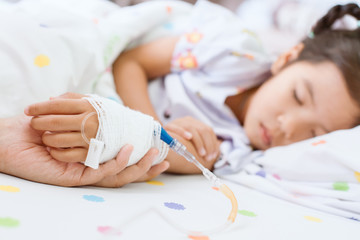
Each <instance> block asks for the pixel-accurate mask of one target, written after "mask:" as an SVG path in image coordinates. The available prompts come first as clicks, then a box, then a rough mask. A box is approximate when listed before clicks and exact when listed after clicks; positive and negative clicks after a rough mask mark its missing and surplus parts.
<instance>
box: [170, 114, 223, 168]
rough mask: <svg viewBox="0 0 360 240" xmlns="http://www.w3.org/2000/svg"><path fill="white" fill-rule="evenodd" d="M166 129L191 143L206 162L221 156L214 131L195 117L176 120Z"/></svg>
mask: <svg viewBox="0 0 360 240" xmlns="http://www.w3.org/2000/svg"><path fill="white" fill-rule="evenodd" d="M164 128H165V130H169V131H172V132H174V133H176V134H178V135H180V136H182V137H183V138H185V139H187V140H189V141H191V142H192V143H193V144H194V146H195V148H196V150H197V151H198V154H199V155H200V156H201V157H203V158H204V159H205V160H206V161H211V160H214V159H215V158H216V157H217V156H218V155H219V146H220V142H219V140H218V139H217V136H216V135H215V132H214V130H213V129H212V128H211V127H210V126H208V125H206V124H205V123H203V122H201V121H199V120H197V119H195V118H193V117H190V116H188V117H183V118H178V119H175V120H174V121H172V122H170V123H169V124H167V125H166V126H165V127H164Z"/></svg>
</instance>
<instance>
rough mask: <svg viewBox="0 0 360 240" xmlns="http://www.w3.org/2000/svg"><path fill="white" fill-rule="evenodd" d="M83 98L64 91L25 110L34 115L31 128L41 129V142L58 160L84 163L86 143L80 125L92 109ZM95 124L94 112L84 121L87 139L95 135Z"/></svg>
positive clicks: (97, 123)
mask: <svg viewBox="0 0 360 240" xmlns="http://www.w3.org/2000/svg"><path fill="white" fill-rule="evenodd" d="M82 97H85V95H82V94H74V93H67V94H65V95H62V96H60V97H56V98H51V100H49V101H46V102H41V103H35V104H32V105H30V106H28V107H27V108H26V109H25V114H26V115H28V116H33V118H32V120H31V127H32V128H33V129H36V130H40V131H44V133H43V135H42V141H43V143H44V144H45V145H47V146H48V147H49V150H50V154H51V156H52V157H53V158H55V159H57V160H59V161H63V162H83V161H85V159H86V156H87V152H88V147H89V145H88V144H87V143H86V141H85V140H84V139H83V137H82V134H81V124H82V122H83V119H84V118H85V117H86V116H87V115H88V114H90V113H92V112H95V110H94V108H93V107H92V106H91V104H90V103H89V102H88V101H87V100H85V99H82ZM95 113H96V112H95ZM98 125H99V122H98V118H97V114H93V115H92V116H91V117H89V118H88V119H87V120H86V122H85V128H84V129H85V130H84V131H85V135H86V137H87V139H88V140H90V139H91V138H94V137H95V136H96V133H97V129H98Z"/></svg>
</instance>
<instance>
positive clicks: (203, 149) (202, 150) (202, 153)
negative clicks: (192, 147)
mask: <svg viewBox="0 0 360 240" xmlns="http://www.w3.org/2000/svg"><path fill="white" fill-rule="evenodd" d="M199 154H200V156H205V155H206V151H205V148H201V149H200V151H199Z"/></svg>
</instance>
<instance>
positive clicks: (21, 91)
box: [0, 0, 191, 117]
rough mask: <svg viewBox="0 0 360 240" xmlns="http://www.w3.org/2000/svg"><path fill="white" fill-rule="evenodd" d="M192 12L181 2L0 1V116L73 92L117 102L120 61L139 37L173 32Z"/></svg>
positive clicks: (138, 41) (143, 37)
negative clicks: (115, 71) (115, 75)
mask: <svg viewBox="0 0 360 240" xmlns="http://www.w3.org/2000/svg"><path fill="white" fill-rule="evenodd" d="M190 11H191V5H190V4H187V3H183V2H176V1H175V2H174V1H170V2H168V1H160V2H152V3H145V4H141V5H138V6H135V7H127V8H120V7H118V6H117V5H115V4H113V3H111V2H109V1H105V0H92V1H88V0H76V1H72V0H61V1H58V0H26V1H7V0H0V29H1V31H0V43H1V44H0V51H1V53H2V54H1V55H0V65H1V66H2V69H1V71H0V89H1V92H0V99H1V102H0V117H9V116H14V115H17V114H19V113H22V112H23V109H24V107H25V106H27V105H29V104H31V103H34V102H39V101H44V100H47V99H48V98H49V97H51V96H58V95H60V94H63V93H65V92H69V91H71V92H79V93H97V94H100V95H103V96H105V97H109V98H115V99H117V100H119V99H118V97H117V95H116V93H115V90H114V89H115V88H114V86H113V81H112V75H111V65H112V63H113V61H114V60H115V58H116V57H117V56H118V55H119V54H120V53H121V52H122V51H123V50H124V49H126V48H129V47H131V46H135V45H136V44H138V43H140V38H141V41H149V40H151V39H153V38H155V37H160V36H163V35H166V34H167V35H169V34H174V33H176V31H178V30H177V28H181V23H182V22H183V21H182V19H183V18H184V17H186V16H187V15H188V14H189V12H190ZM175 20H176V21H177V22H178V23H179V24H176V26H174V25H172V22H173V21H175ZM147 33H151V34H147Z"/></svg>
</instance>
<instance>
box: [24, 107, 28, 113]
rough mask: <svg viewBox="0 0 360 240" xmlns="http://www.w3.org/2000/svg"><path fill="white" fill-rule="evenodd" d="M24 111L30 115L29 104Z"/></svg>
mask: <svg viewBox="0 0 360 240" xmlns="http://www.w3.org/2000/svg"><path fill="white" fill-rule="evenodd" d="M24 113H25V114H26V115H29V107H28V106H27V107H26V108H25V109H24Z"/></svg>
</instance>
